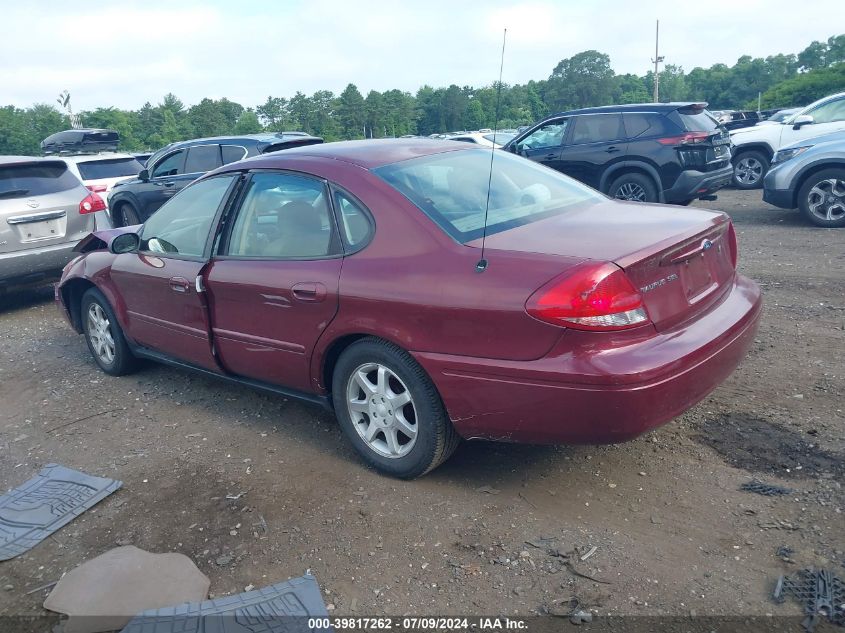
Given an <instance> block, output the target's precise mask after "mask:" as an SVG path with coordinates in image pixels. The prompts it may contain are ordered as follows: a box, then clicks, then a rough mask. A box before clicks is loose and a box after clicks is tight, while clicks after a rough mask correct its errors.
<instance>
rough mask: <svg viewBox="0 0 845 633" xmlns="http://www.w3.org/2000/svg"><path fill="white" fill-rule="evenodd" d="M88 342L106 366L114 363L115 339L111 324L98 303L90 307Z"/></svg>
mask: <svg viewBox="0 0 845 633" xmlns="http://www.w3.org/2000/svg"><path fill="white" fill-rule="evenodd" d="M87 329H88V340H89V341H91V348H92V349H93V350H94V353H95V354H96V355H97V357H98V358H99V359H100V360H101V361H102V362H103V363H105V364H107V365H110V364H111V363H113V362H114V337H113V336H112V332H111V322H110V321H109V318H108V316H107V315H106V313H105V311H104V310H103V308H102V307H101V306H100V304H98V303H92V304H91V305H90V306H89V307H88V328H87Z"/></svg>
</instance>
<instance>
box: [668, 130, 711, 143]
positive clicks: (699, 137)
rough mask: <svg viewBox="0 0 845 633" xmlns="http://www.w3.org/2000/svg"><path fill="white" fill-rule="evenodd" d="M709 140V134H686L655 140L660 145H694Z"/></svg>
mask: <svg viewBox="0 0 845 633" xmlns="http://www.w3.org/2000/svg"><path fill="white" fill-rule="evenodd" d="M708 138H710V132H687V133H686V134H679V135H678V136H667V137H665V138H659V139H657V142H658V143H660V144H661V145H695V144H696V143H703V142H705V141H706V140H707V139H708Z"/></svg>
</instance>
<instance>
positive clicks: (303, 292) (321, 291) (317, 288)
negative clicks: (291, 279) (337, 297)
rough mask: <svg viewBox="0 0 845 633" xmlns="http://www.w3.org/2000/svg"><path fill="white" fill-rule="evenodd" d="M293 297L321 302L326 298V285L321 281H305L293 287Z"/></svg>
mask: <svg viewBox="0 0 845 633" xmlns="http://www.w3.org/2000/svg"><path fill="white" fill-rule="evenodd" d="M291 294H293V298H294V299H296V300H298V301H310V302H314V303H317V302H320V301H323V300H324V299H325V298H326V294H327V293H326V287H325V286H324V285H323V284H321V283H316V282H311V281H303V282H300V283H297V284H294V285H293V287H292V288H291Z"/></svg>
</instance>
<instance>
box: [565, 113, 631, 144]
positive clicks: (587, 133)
mask: <svg viewBox="0 0 845 633" xmlns="http://www.w3.org/2000/svg"><path fill="white" fill-rule="evenodd" d="M624 136H625V133H624V132H623V130H622V115H621V114H588V115H581V116H578V117H575V122H574V123H573V128H572V137H571V138H572V140H571V143H572V144H573V145H580V144H582V143H603V142H608V141H616V140H619V139H621V138H624Z"/></svg>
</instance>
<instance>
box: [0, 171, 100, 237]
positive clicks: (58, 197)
mask: <svg viewBox="0 0 845 633" xmlns="http://www.w3.org/2000/svg"><path fill="white" fill-rule="evenodd" d="M86 195H88V190H87V189H85V187H83V186H82V183H81V182H79V180H78V179H77V178H76V176H74V175H73V174H72V173H70V172H69V171H68V169H67V165H65V164H64V162H62V161H47V160H40V161H37V162H36V161H30V162H23V161H21V162H14V163H5V164H0V253H13V252H16V251H23V250H27V249H33V248H38V247H39V246H51V245H54V244H61V243H64V242H76V241H78V240H79V239H81V238H82V237H83V236H84V235H85V234H86V233H88V232H89V231H91V230H92V229H93V228H94V217H93V215H92V214H86V215H81V214H80V213H79V203H80V202H81V201H82V199H83V198H85V196H86Z"/></svg>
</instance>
